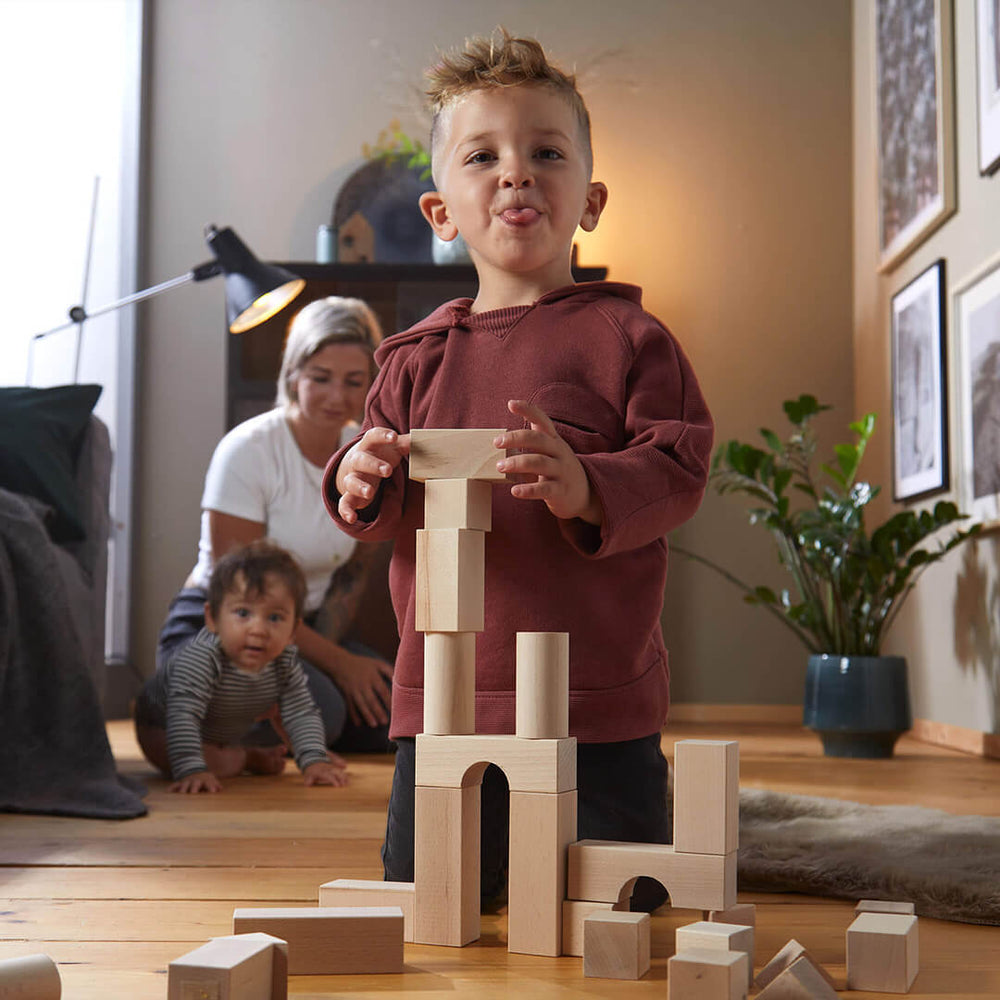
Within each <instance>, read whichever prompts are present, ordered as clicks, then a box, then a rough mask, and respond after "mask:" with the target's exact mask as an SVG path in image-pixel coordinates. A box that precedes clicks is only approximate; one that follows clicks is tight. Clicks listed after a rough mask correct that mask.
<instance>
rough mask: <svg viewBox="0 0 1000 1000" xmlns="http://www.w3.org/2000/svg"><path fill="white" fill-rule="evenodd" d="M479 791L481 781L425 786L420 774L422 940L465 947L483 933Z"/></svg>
mask: <svg viewBox="0 0 1000 1000" xmlns="http://www.w3.org/2000/svg"><path fill="white" fill-rule="evenodd" d="M420 738H421V737H419V736H418V737H417V739H420ZM439 739H446V740H457V739H461V737H459V736H447V737H439ZM417 760H418V761H419V760H420V755H419V751H418V754H417ZM479 797H480V789H479V785H478V784H472V785H469V786H468V787H466V788H461V787H455V788H437V787H426V786H422V785H420V784H419V778H418V784H417V787H416V806H415V812H414V843H413V848H414V850H413V874H414V892H415V897H414V902H413V940H414V941H415V942H416V943H417V944H443V945H451V946H452V947H457V948H460V947H462V946H463V945H466V944H468V943H469V942H470V941H475V940H476V939H477V938H478V937H479V891H480V886H479V813H480V799H479Z"/></svg>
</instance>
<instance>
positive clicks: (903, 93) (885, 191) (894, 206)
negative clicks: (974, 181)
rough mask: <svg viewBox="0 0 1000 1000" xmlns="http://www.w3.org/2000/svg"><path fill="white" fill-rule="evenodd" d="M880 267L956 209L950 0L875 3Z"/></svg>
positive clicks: (905, 251)
mask: <svg viewBox="0 0 1000 1000" xmlns="http://www.w3.org/2000/svg"><path fill="white" fill-rule="evenodd" d="M874 17H875V32H874V34H875V46H876V54H875V55H876V58H875V77H876V79H875V91H876V108H875V111H876V132H877V140H878V142H877V145H878V215H879V219H878V233H879V253H880V256H879V270H880V271H887V270H890V269H891V268H892V267H894V266H895V265H896V264H898V263H899V262H900V261H901V260H903V258H904V257H906V256H907V254H909V253H910V252H911V251H912V250H913V248H914V247H916V246H917V245H918V244H919V243H921V242H923V241H924V240H925V239H926V238H927V237H928V236H929V235H930V234H931V233H932V232H933V231H934V230H935V229H937V228H938V226H940V225H941V224H942V223H943V222H944V221H945V219H947V218H948V217H949V216H950V215H952V214H953V213H954V211H955V98H954V94H955V88H954V67H953V49H954V46H953V16H952V0H876V2H875V5H874Z"/></svg>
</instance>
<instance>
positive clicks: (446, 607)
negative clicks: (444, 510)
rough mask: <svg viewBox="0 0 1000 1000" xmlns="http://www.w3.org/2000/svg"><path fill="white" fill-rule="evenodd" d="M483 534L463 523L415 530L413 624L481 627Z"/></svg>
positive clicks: (430, 628) (434, 628) (429, 628)
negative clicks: (454, 525)
mask: <svg viewBox="0 0 1000 1000" xmlns="http://www.w3.org/2000/svg"><path fill="white" fill-rule="evenodd" d="M485 538H486V535H485V534H484V533H483V532H481V531H469V530H467V529H465V528H432V529H430V530H427V529H424V528H421V529H419V530H418V531H417V552H416V558H417V579H416V587H415V594H414V618H415V621H414V628H416V630H417V631H418V632H482V630H483V620H484V603H483V601H484V594H485V585H486V584H485V581H486V548H485V544H484V539H485Z"/></svg>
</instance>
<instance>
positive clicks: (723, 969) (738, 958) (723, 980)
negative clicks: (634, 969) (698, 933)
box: [667, 950, 747, 1000]
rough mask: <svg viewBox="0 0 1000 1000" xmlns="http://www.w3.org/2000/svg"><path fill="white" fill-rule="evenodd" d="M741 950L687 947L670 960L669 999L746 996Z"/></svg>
mask: <svg viewBox="0 0 1000 1000" xmlns="http://www.w3.org/2000/svg"><path fill="white" fill-rule="evenodd" d="M746 995H747V957H746V955H744V954H743V952H741V951H704V950H702V951H697V950H695V951H685V952H681V953H680V954H679V955H672V956H671V957H670V958H669V959H668V960H667V1000H746Z"/></svg>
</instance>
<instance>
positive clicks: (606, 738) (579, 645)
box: [324, 32, 712, 897]
mask: <svg viewBox="0 0 1000 1000" xmlns="http://www.w3.org/2000/svg"><path fill="white" fill-rule="evenodd" d="M428 77H429V80H430V88H429V90H428V94H429V96H430V99H431V105H432V109H433V112H434V124H433V128H432V132H431V154H432V164H433V173H434V178H435V184H436V186H437V190H436V191H433V192H430V193H428V194H425V195H423V196H422V197H421V201H420V204H421V208H422V210H423V213H424V215H425V216H426V218H427V220H428V221H429V222H430V224H431V226H432V228H433V229H434V231H435V232H436V233H437V235H438V236H439V237H441V238H442V239H445V240H449V239H453V238H454V237H455V236H456V234H458V233H461V235H462V236H463V237H464V238H465V242H466V243H467V244H468V246H469V250H470V253H471V255H472V259H473V261H474V263H475V266H476V270H477V274H478V278H479V289H478V294H477V295H476V298H475V299H473V300H469V299H458V300H456V301H453V302H448V303H446V304H445V305H443V306H441V307H440V308H439V309H437V310H436V311H435V312H434V313H432V314H431V315H430V316H429V317H428V318H427V319H425V320H423V321H422V322H420V323H418V324H417V325H416V326H414V327H413V328H411V329H410V330H408V331H406V332H404V333H400V334H398V335H396V336H393V337H390V338H389V339H388V340H387V341H385V342H383V344H382V346H381V348H380V350H379V352H378V353H377V355H376V360H377V361H378V363H379V364H380V366H381V371H380V374H379V376H378V378H377V380H376V382H375V384H374V386H373V387H372V390H371V392H370V394H369V397H368V401H367V405H366V415H365V423H364V427H363V432H364V433H363V436H362V437H361V438H360V439H359V440H357V441H356V442H355V443H353V444H352V445H351V446H350V447H349V448H346V449H343V450H342V451H341V452H339V453H338V454H337V455H335V456H334V457H333V458H332V459H331V462H330V465H329V466H328V468H327V471H326V478H325V482H324V495H325V497H326V502H327V507H328V509H329V510H330V513H331V514H332V515H333V516H334V517H335V518H337V519H338V520H339V523H340V524H341V525H342V526H343V527H344V528H345V530H347V531H349V532H351V533H352V534H354V535H356V536H357V537H359V538H364V539H368V540H375V539H381V538H389V537H393V538H395V539H396V546H395V552H394V556H393V567H392V571H391V585H392V591H393V601H394V605H395V610H396V616H397V619H398V622H399V628H400V636H401V645H400V649H399V655H398V659H397V663H396V672H395V677H394V681H393V697H392V731H391V733H390V735H391V736H392V737H393V738H394V739H396V740H397V742H398V750H397V755H396V774H395V778H394V781H393V789H392V797H391V800H390V803H389V818H388V824H387V833H386V843H385V846H384V848H383V861H384V864H385V872H386V878H387V879H391V880H412V878H413V856H412V855H413V799H414V790H413V782H414V741H413V737H414V734H416V733H418V732H420V731H421V728H422V714H421V713H422V670H423V658H422V636H420V635H419V634H418V633H416V632H415V631H414V562H415V560H414V550H415V532H416V529H417V528H419V527H421V524H422V504H423V490H422V488H420V486H419V485H418V484H416V483H412V482H407V474H406V473H407V470H406V465H405V462H403V459H404V458H405V457H406V456H407V454H408V452H409V435H408V432H409V430H410V429H411V428H413V427H421V428H422V427H470V428H471V427H503V426H508V421H509V419H510V418H509V416H508V414H513V415H514V416H515V417H518V418H521V420H522V421H523V425H522V426H521V427H520V428H518V429H513V430H508V431H506V432H505V433H503V434H501V435H500V436H499V437H498V438H497V440H496V442H495V445H496V447H497V448H501V449H509V457H507V458H506V459H505V460H504V461H502V462H500V463H499V464H498V469H499V470H500V471H502V472H505V473H508V474H510V475H511V476H512V477H513V481H514V485H513V486H511V487H510V488H509V489H504V488H496V489H494V491H493V530H492V531H491V532H489V533H488V534H487V535H486V593H485V609H486V621H485V631H484V632H483V633H482V634H481V635H479V636H478V637H477V667H476V686H477V692H476V725H477V731H478V732H481V733H511V732H513V731H514V715H515V709H514V690H513V688H514V641H515V639H514V636H515V632H517V631H566V632H569V634H570V689H571V690H570V732H571V734H572V735H574V736H576V737H577V740H578V741H579V743H578V754H577V784H578V796H579V798H578V802H579V826H578V829H579V836H580V837H582V838H599V839H607V840H633V841H642V842H669V840H670V836H671V830H670V804H669V801H668V795H667V765H666V762H665V761H664V758H663V756H662V754H661V752H660V729H661V726H662V725H663V723H664V721H665V719H666V715H667V707H668V703H669V694H668V667H667V654H666V650H665V648H664V645H663V637H662V633H661V628H660V611H661V607H662V602H663V589H664V583H665V580H666V568H667V547H666V543H665V541H664V537H663V536H664V535H665V534H666V533H667V532H669V531H671V530H672V529H673V528H676V527H677V526H678V525H679V524H681V523H682V522H684V521H685V520H687V519H688V518H689V517H690V516H691V515H692V514H693V513H694V512H695V510H696V509H697V507H698V505H699V503H700V501H701V497H702V494H703V492H704V488H705V482H706V478H707V472H708V462H709V456H710V452H711V447H712V421H711V417H710V415H709V412H708V409H707V407H706V405H705V403H704V400H703V399H702V396H701V393H700V391H699V388H698V383H697V380H696V379H695V376H694V372H693V371H692V369H691V366H690V364H689V363H688V361H687V359H686V358H685V356H684V354H683V353H682V351H681V349H680V347H679V346H678V345H677V343H676V342H675V341H674V340H673V338H672V337H671V335H670V334H669V333H668V332H667V331H666V330H665V329H664V327H663V326H662V325H661V324H660V323H659V322H658V321H657V320H656V319H654V318H653V317H652V316H650V315H649V314H648V313H645V312H644V311H643V310H642V308H641V305H640V296H641V293H640V290H639V289H638V288H636V287H634V286H631V285H623V284H616V283H610V282H594V283H587V284H581V285H574V284H573V277H572V272H571V268H570V252H571V245H572V240H573V236H574V233H575V232H576V228H577V226H580V227H582V228H583V229H585V230H592V229H594V227H595V226H596V225H597V222H598V219H599V218H600V215H601V212H602V210H603V209H604V205H605V202H606V200H607V188H606V187H605V186H604V185H603V184H601V183H599V182H597V181H593V180H591V167H592V154H591V148H590V125H589V118H588V114H587V110H586V107H585V106H584V103H583V100H582V98H581V97H580V95H579V93H578V92H577V90H576V87H575V84H574V81H573V78H572V77H569V76H567V75H565V74H564V73H562V72H561V71H560V70H558V69H556V68H555V67H553V66H552V65H550V64H549V62H548V61H547V59H546V57H545V54H544V52H543V51H542V49H541V47H540V46H539V45H538V43H537V42H535V41H533V40H529V39H518V38H511V37H510V36H509V35H508V34H507V33H506V32H504V33H503V36H502V38H501V39H500V40H498V41H493V40H491V39H486V38H477V39H473V40H471V41H470V42H468V43H467V44H466V48H465V50H464V52H461V53H458V54H457V55H452V56H449V57H447V58H445V59H444V60H443V61H442V62H441V63H440V64H439V65H438V66H436V67H435V68H434V69H433V70H431V71H430V72H429V73H428ZM503 800H504V783H503V781H502V779H500V780H499V781H497V780H496V776H495V775H493V776H491V775H490V772H489V771H488V772H487V776H486V778H485V779H484V786H483V814H482V817H483V818H482V838H483V839H482V842H483V864H482V879H483V885H482V888H483V894H484V896H487V897H490V896H495V895H498V894H500V893H502V888H503V878H504V875H505V865H506V818H505V807H504V801H503Z"/></svg>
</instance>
